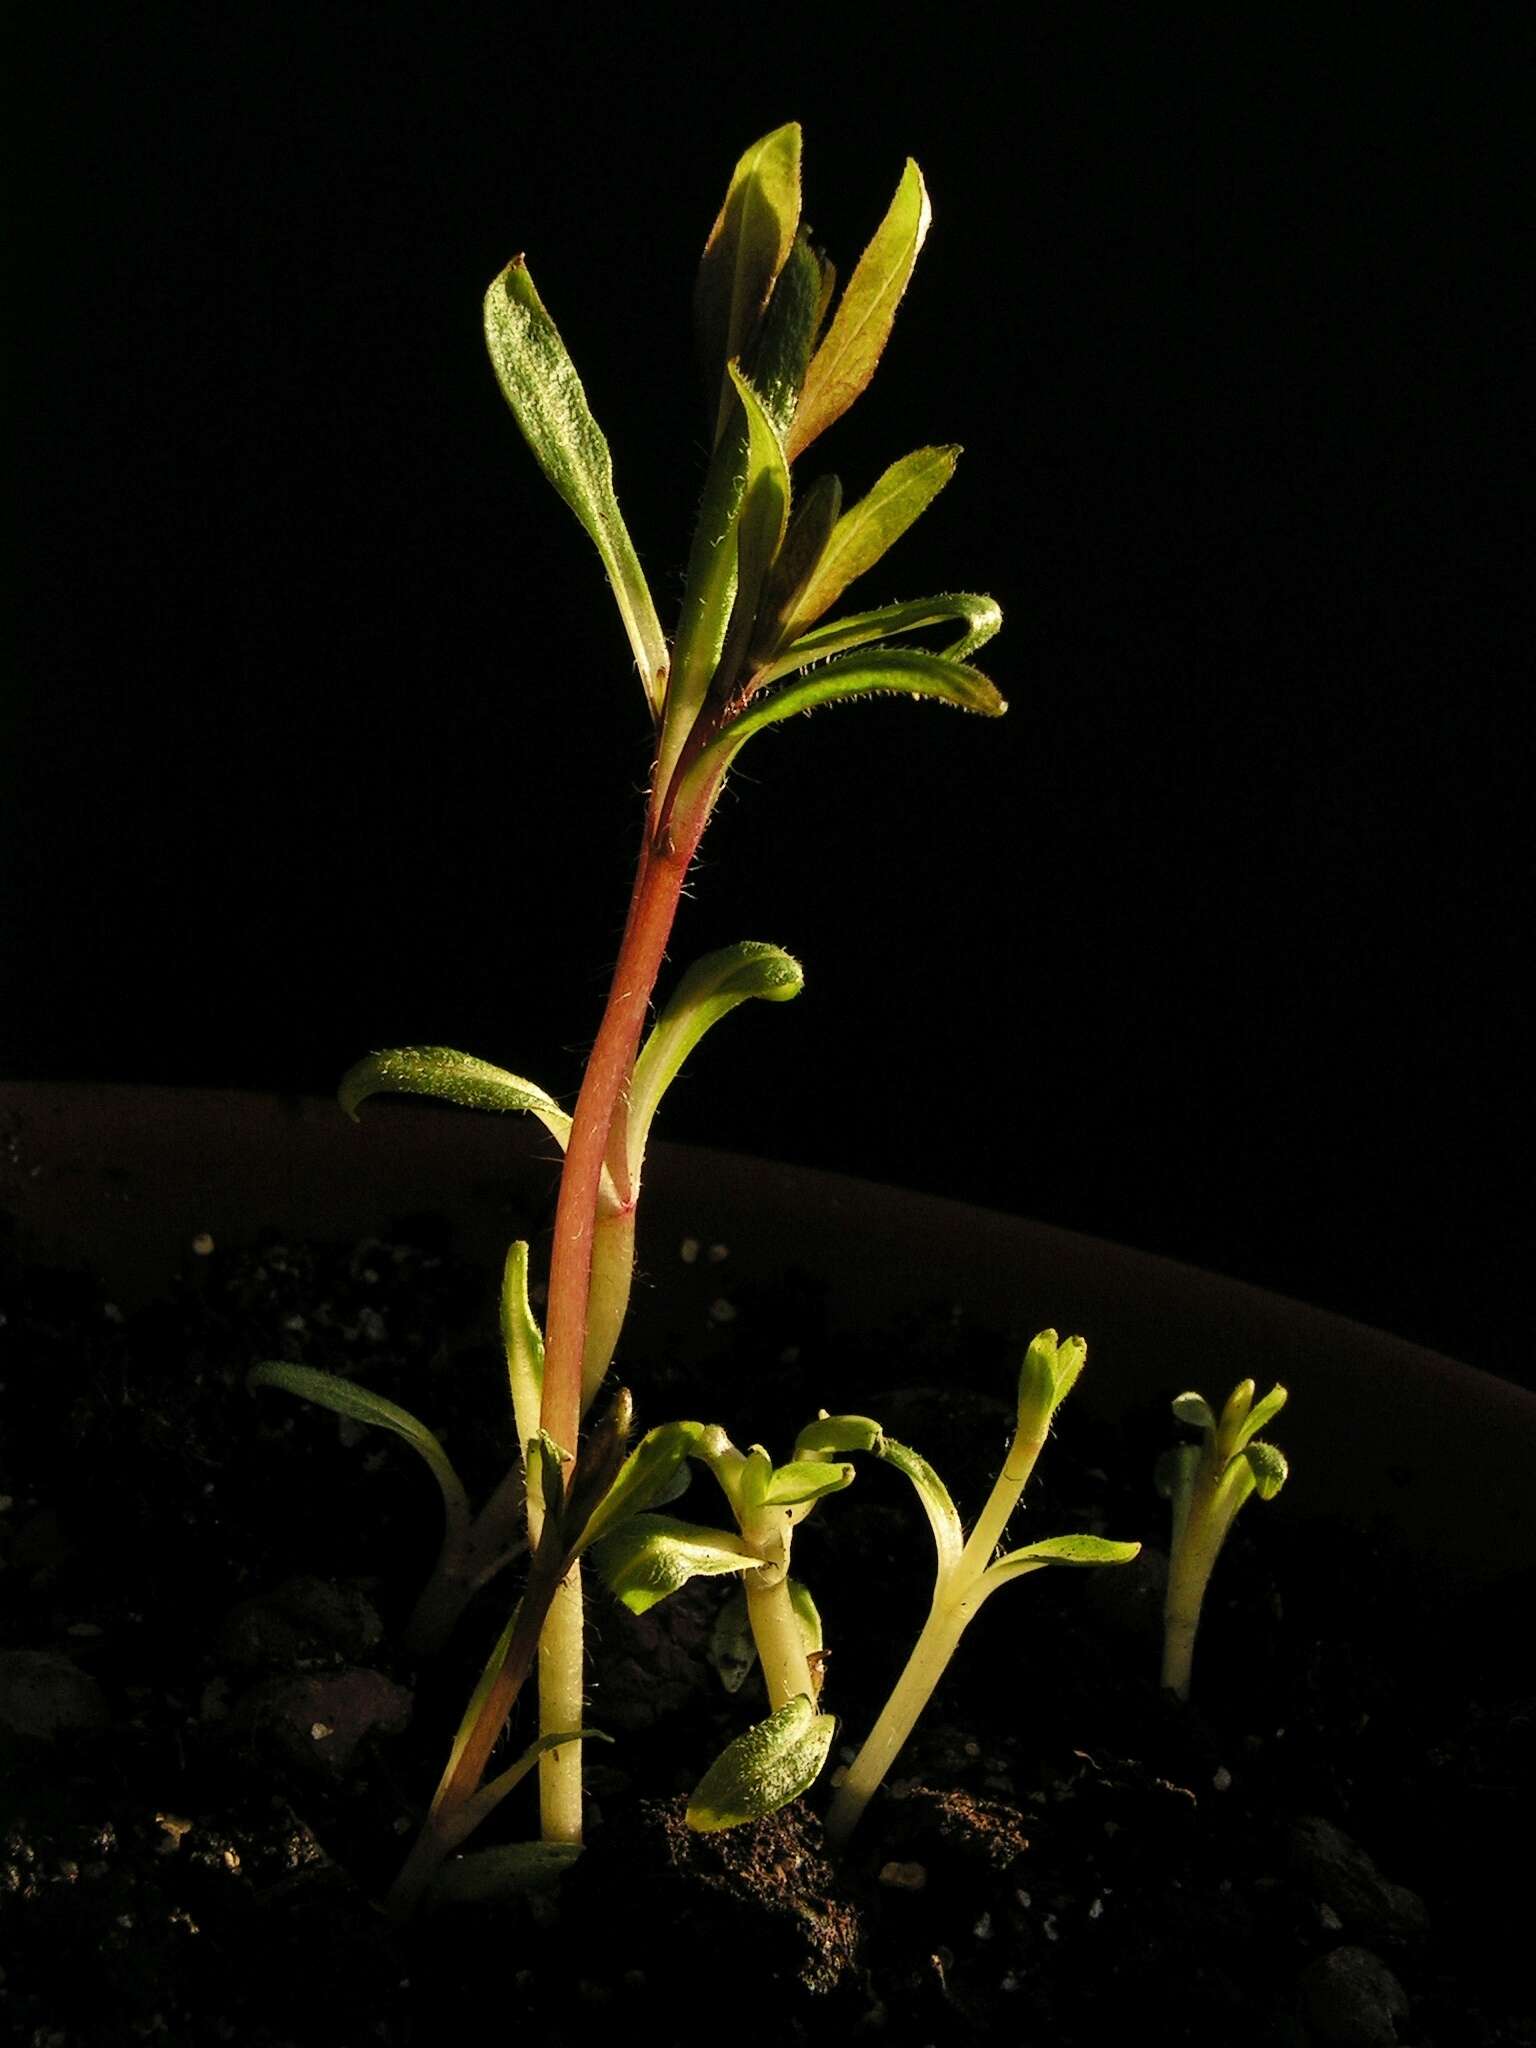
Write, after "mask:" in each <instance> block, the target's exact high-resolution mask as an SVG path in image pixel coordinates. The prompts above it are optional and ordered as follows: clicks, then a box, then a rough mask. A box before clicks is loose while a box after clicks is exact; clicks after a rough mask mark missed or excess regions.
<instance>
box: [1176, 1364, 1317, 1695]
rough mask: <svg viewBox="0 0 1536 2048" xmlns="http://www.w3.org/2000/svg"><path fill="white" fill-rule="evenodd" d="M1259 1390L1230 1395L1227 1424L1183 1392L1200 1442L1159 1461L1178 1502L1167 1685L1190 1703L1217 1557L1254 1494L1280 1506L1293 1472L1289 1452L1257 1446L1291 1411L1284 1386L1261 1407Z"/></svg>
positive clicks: (1181, 1399) (1246, 1387)
mask: <svg viewBox="0 0 1536 2048" xmlns="http://www.w3.org/2000/svg"><path fill="white" fill-rule="evenodd" d="M1253 1391H1254V1389H1253V1381H1252V1380H1241V1381H1240V1382H1239V1383H1238V1385H1237V1386H1235V1387H1234V1388H1233V1389H1232V1392H1231V1393H1230V1394H1229V1395H1228V1396H1227V1404H1226V1406H1225V1407H1224V1408H1223V1409H1222V1411H1221V1419H1220V1421H1218V1420H1217V1418H1216V1417H1215V1416H1214V1415H1213V1414H1212V1413H1211V1409H1210V1404H1209V1403H1208V1402H1207V1401H1206V1399H1205V1397H1204V1396H1203V1395H1202V1394H1180V1395H1179V1396H1178V1398H1177V1399H1176V1400H1175V1401H1174V1403H1173V1412H1174V1416H1175V1417H1176V1419H1177V1420H1178V1421H1180V1422H1187V1423H1189V1424H1190V1425H1191V1426H1192V1427H1194V1428H1195V1429H1198V1430H1199V1431H1200V1442H1199V1443H1198V1444H1177V1445H1175V1446H1174V1447H1173V1448H1172V1449H1171V1450H1167V1451H1165V1452H1164V1453H1163V1455H1162V1456H1161V1457H1160V1458H1159V1459H1158V1461H1157V1490H1158V1492H1159V1493H1160V1494H1162V1496H1163V1498H1164V1499H1165V1500H1169V1501H1171V1502H1172V1503H1173V1536H1172V1540H1171V1544H1170V1547H1169V1558H1168V1596H1167V1600H1166V1602H1165V1603H1164V1607H1163V1684H1164V1686H1165V1687H1166V1688H1167V1689H1168V1690H1169V1691H1170V1692H1173V1693H1175V1694H1177V1696H1178V1697H1179V1698H1180V1699H1181V1700H1187V1699H1188V1698H1189V1682H1190V1666H1191V1664H1192V1662H1193V1660H1194V1654H1195V1632H1196V1630H1197V1629H1198V1628H1199V1626H1200V1606H1201V1602H1202V1601H1203V1600H1204V1599H1205V1588H1206V1584H1207V1581H1208V1580H1209V1579H1210V1576H1211V1566H1212V1565H1213V1564H1214V1563H1215V1562H1216V1553H1217V1552H1218V1551H1219V1550H1220V1549H1221V1546H1222V1544H1223V1543H1225V1541H1226V1540H1227V1531H1228V1530H1229V1529H1230V1528H1231V1526H1232V1520H1233V1517H1234V1516H1235V1515H1236V1513H1237V1511H1238V1509H1239V1508H1240V1507H1241V1506H1242V1504H1243V1502H1244V1501H1245V1500H1247V1498H1248V1496H1249V1495H1250V1494H1251V1493H1257V1494H1258V1496H1259V1498H1260V1499H1261V1500H1273V1499H1274V1497H1275V1495H1276V1494H1277V1493H1278V1492H1279V1491H1280V1489H1281V1487H1282V1486H1284V1484H1285V1480H1286V1473H1287V1471H1288V1469H1289V1468H1288V1466H1287V1465H1286V1462H1285V1455H1284V1453H1283V1452H1281V1451H1278V1450H1276V1448H1275V1446H1274V1445H1273V1444H1265V1443H1259V1442H1257V1441H1256V1438H1257V1436H1258V1432H1259V1431H1260V1430H1261V1429H1262V1428H1263V1427H1264V1425H1265V1423H1266V1422H1268V1421H1270V1420H1271V1419H1272V1418H1273V1417H1274V1416H1276V1415H1278V1414H1279V1413H1280V1410H1281V1409H1282V1408H1283V1407H1284V1406H1285V1403H1286V1391H1285V1388H1284V1387H1278V1386H1277V1387H1271V1388H1270V1390H1269V1392H1268V1393H1267V1394H1266V1395H1265V1396H1264V1399H1263V1400H1262V1401H1261V1402H1260V1403H1259V1404H1258V1406H1257V1407H1254V1405H1253Z"/></svg>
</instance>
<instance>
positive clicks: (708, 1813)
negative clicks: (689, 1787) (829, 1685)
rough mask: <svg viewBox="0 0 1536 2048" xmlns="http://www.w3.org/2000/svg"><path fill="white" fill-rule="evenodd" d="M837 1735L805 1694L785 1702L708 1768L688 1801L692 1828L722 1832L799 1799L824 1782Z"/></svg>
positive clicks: (829, 1720) (834, 1725)
mask: <svg viewBox="0 0 1536 2048" xmlns="http://www.w3.org/2000/svg"><path fill="white" fill-rule="evenodd" d="M836 1733H837V1722H836V1720H835V1719H834V1718H833V1716H832V1715H831V1714H818V1713H817V1711H816V1709H815V1707H814V1706H813V1705H812V1703H811V1702H810V1700H809V1699H807V1698H806V1696H805V1694H804V1693H800V1694H799V1695H798V1696H797V1697H796V1698H794V1699H792V1700H789V1701H787V1702H786V1704H785V1705H784V1706H782V1707H780V1708H779V1710H778V1712H777V1713H776V1714H770V1715H769V1717H768V1719H767V1720H766V1721H760V1722H759V1723H758V1724H757V1726H756V1727H755V1728H749V1729H748V1730H747V1732H746V1733H745V1735H738V1736H737V1738H736V1740H735V1741H734V1742H733V1743H732V1744H731V1745H730V1747H729V1748H728V1749H726V1750H724V1751H723V1752H722V1753H721V1755H720V1756H718V1757H717V1758H716V1759H715V1761H714V1763H712V1764H711V1765H710V1767H709V1769H708V1770H707V1771H706V1772H705V1773H704V1776H703V1777H702V1778H701V1779H700V1780H699V1783H698V1785H697V1787H696V1788H695V1790H694V1794H693V1797H692V1798H691V1799H690V1800H689V1802H688V1825H689V1827H691V1828H693V1829H694V1830H696V1832H698V1833H699V1834H714V1833H718V1831H719V1830H720V1829H721V1828H734V1827H740V1826H741V1825H742V1824H743V1823H744V1822H746V1821H751V1820H761V1819H762V1817H763V1815H764V1814H768V1813H776V1812H777V1811H778V1809H779V1808H780V1807H781V1806H787V1805H788V1804H789V1802H790V1800H791V1799H798V1798H799V1797H800V1794H801V1793H802V1792H806V1791H809V1789H810V1787H811V1786H812V1785H814V1784H815V1782H816V1780H817V1778H819V1777H820V1775H821V1771H822V1766H823V1765H824V1764H825V1763H826V1760H827V1752H828V1751H829V1750H830V1749H831V1747H832V1738H833V1737H834V1735H835V1734H836Z"/></svg>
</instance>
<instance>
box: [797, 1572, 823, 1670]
mask: <svg viewBox="0 0 1536 2048" xmlns="http://www.w3.org/2000/svg"><path fill="white" fill-rule="evenodd" d="M789 1604H790V1606H791V1607H792V1608H793V1609H794V1610H795V1616H796V1618H797V1620H798V1621H799V1623H800V1634H801V1637H802V1638H803V1640H804V1643H805V1654H806V1656H807V1657H815V1656H817V1655H819V1654H820V1652H821V1651H822V1650H823V1649H824V1648H825V1647H826V1635H825V1633H824V1631H823V1629H822V1626H821V1610H820V1609H819V1608H818V1607H817V1605H816V1602H815V1601H814V1600H813V1599H812V1598H811V1589H810V1587H809V1586H807V1585H805V1584H803V1583H802V1581H801V1580H799V1579H791V1580H790V1581H789Z"/></svg>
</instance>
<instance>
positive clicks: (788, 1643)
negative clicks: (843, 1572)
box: [745, 1566, 818, 1713]
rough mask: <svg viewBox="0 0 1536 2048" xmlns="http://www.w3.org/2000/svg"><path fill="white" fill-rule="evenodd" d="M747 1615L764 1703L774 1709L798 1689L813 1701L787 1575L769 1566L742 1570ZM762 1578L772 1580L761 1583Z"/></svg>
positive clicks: (813, 1690)
mask: <svg viewBox="0 0 1536 2048" xmlns="http://www.w3.org/2000/svg"><path fill="white" fill-rule="evenodd" d="M745 1578H746V1587H747V1619H748V1620H749V1621H750V1622H751V1624H752V1640H753V1642H755V1643H756V1645H757V1654H758V1657H759V1658H760V1659H761V1662H762V1666H763V1679H764V1682H765V1683H766V1685H767V1687H768V1705H769V1708H770V1710H771V1711H772V1712H774V1713H777V1712H778V1710H779V1708H780V1707H783V1706H787V1705H788V1704H789V1702H790V1701H791V1700H792V1699H797V1698H798V1697H799V1696H800V1694H801V1693H804V1694H805V1696H806V1698H807V1699H809V1700H810V1701H811V1702H812V1703H813V1704H814V1702H815V1699H816V1694H817V1690H818V1688H817V1685H816V1681H815V1680H814V1678H812V1676H811V1667H810V1664H809V1662H808V1661H807V1659H806V1654H805V1635H804V1631H803V1630H802V1629H801V1626H800V1617H799V1615H797V1614H796V1612H795V1610H794V1607H793V1605H792V1604H791V1602H790V1597H789V1579H788V1577H787V1576H786V1575H784V1574H783V1573H780V1574H778V1575H777V1576H775V1574H774V1570H773V1567H772V1566H769V1567H767V1568H766V1569H765V1570H763V1571H757V1572H748V1573H746V1574H745ZM765 1579H768V1580H771V1581H772V1583H771V1584H768V1585H764V1584H763V1581H764V1580H765Z"/></svg>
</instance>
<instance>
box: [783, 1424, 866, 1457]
mask: <svg viewBox="0 0 1536 2048" xmlns="http://www.w3.org/2000/svg"><path fill="white" fill-rule="evenodd" d="M884 1443H885V1432H884V1431H883V1430H882V1429H881V1427H880V1425H879V1423H878V1422H874V1421H872V1420H871V1419H870V1417H869V1416H867V1415H818V1416H817V1418H816V1420H815V1421H814V1422H808V1423H807V1424H806V1426H805V1428H804V1429H802V1430H801V1432H800V1434H799V1435H798V1436H797V1437H796V1438H795V1456H796V1457H797V1458H819V1457H823V1456H830V1457H837V1456H838V1455H839V1454H840V1453H841V1452H844V1451H873V1452H874V1453H875V1455H876V1456H877V1457H878V1456H879V1455H880V1454H881V1451H882V1449H883V1446H884Z"/></svg>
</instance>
